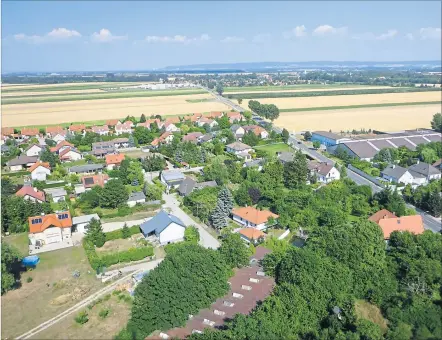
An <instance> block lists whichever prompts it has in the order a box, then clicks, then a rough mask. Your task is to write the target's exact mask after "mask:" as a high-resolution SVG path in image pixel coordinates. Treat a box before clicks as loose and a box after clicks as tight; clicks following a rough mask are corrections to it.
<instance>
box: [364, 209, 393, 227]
mask: <svg viewBox="0 0 442 340" xmlns="http://www.w3.org/2000/svg"><path fill="white" fill-rule="evenodd" d="M394 217H396V215H395V214H393V213H392V212H390V211H388V210H387V209H382V210H379V211H378V212H375V213H374V214H373V215H371V216H370V217H369V218H368V220H369V221H372V222H374V223H377V224H379V221H380V220H381V219H383V218H394Z"/></svg>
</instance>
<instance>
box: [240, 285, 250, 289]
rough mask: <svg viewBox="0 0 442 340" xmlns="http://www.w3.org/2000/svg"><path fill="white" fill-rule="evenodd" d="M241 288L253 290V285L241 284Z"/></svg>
mask: <svg viewBox="0 0 442 340" xmlns="http://www.w3.org/2000/svg"><path fill="white" fill-rule="evenodd" d="M241 289H244V290H252V287H250V286H247V285H242V286H241Z"/></svg>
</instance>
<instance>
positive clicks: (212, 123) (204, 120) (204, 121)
mask: <svg viewBox="0 0 442 340" xmlns="http://www.w3.org/2000/svg"><path fill="white" fill-rule="evenodd" d="M196 124H197V125H198V126H199V127H202V126H204V125H206V124H207V125H209V127H210V128H214V127H215V126H218V123H217V121H216V120H213V119H210V118H206V117H201V118H200V119H199V120H198V121H197V123H196Z"/></svg>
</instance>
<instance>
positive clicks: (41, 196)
mask: <svg viewBox="0 0 442 340" xmlns="http://www.w3.org/2000/svg"><path fill="white" fill-rule="evenodd" d="M15 196H19V197H23V198H24V199H25V200H29V201H32V202H38V203H43V202H45V201H46V196H45V193H44V192H43V191H39V190H38V189H37V188H33V187H31V186H30V185H24V186H22V187H21V189H20V190H19V191H17V192H16V193H15Z"/></svg>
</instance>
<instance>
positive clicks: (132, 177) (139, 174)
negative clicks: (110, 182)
mask: <svg viewBox="0 0 442 340" xmlns="http://www.w3.org/2000/svg"><path fill="white" fill-rule="evenodd" d="M142 170H143V169H142V167H141V163H140V162H138V161H132V162H131V163H130V165H129V167H128V168H127V180H128V182H129V183H130V184H132V185H133V184H135V185H143V184H144V175H143V171H142Z"/></svg>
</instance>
